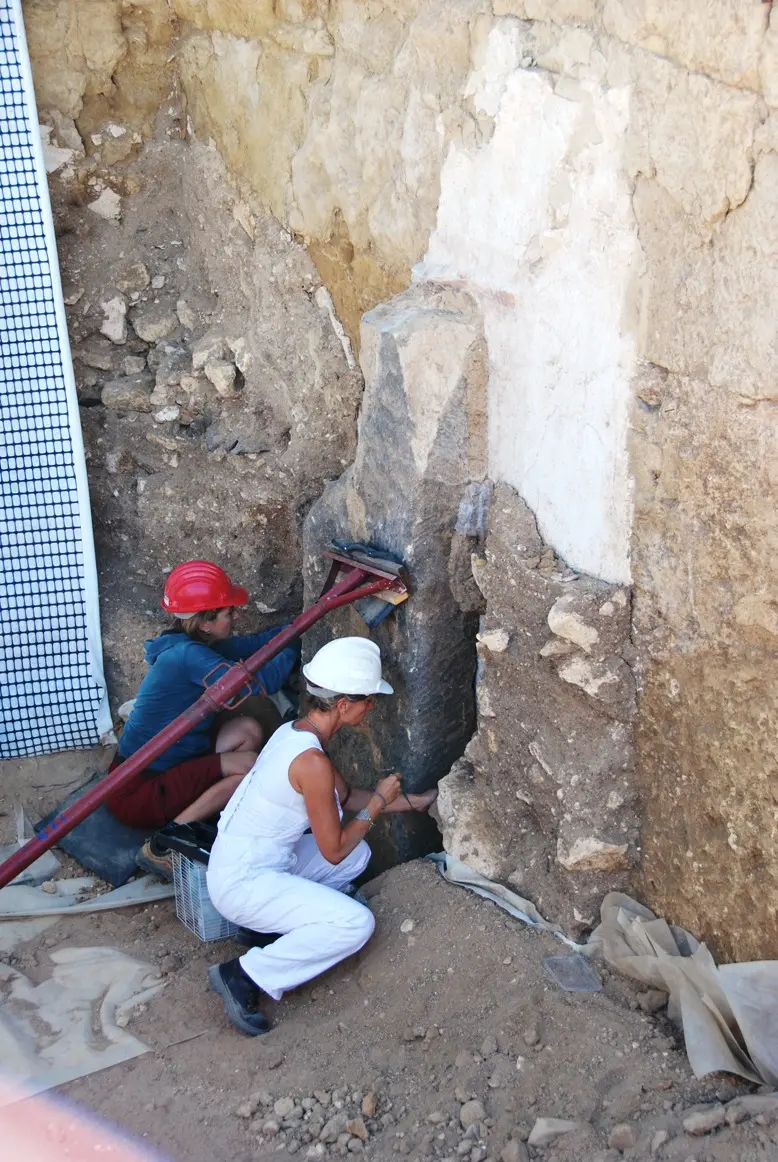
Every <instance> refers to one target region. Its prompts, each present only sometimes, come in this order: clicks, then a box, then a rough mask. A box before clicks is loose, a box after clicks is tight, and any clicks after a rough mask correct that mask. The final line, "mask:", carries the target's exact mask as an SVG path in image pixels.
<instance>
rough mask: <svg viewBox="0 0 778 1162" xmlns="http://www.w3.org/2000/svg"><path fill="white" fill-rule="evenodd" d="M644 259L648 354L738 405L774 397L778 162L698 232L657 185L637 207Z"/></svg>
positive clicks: (642, 189)
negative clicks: (713, 223) (745, 194)
mask: <svg viewBox="0 0 778 1162" xmlns="http://www.w3.org/2000/svg"><path fill="white" fill-rule="evenodd" d="M634 205H635V212H636V215H637V218H638V222H639V224H640V238H641V242H642V244H643V248H644V250H645V253H646V258H647V273H646V309H645V316H646V319H645V323H646V325H645V332H644V333H645V346H644V355H645V356H646V358H647V359H649V360H650V361H651V362H653V363H656V364H658V365H659V366H661V367H664V368H667V369H668V370H671V371H674V372H677V373H679V374H681V375H687V376H690V377H692V378H694V379H696V380H707V381H709V382H710V383H711V384H712V385H713V386H714V387H723V388H726V389H727V391H729V392H732V393H733V394H734V395H735V396H737V397H739V398H740V399H741V400H742V401H744V402H748V401H751V402H755V401H758V400H774V399H776V398H778V386H777V384H778V380H777V379H776V376H775V358H774V349H775V344H776V342H778V318H776V315H775V312H774V311H773V310H772V309H771V301H772V298H773V296H774V295H775V294H776V293H778V271H777V270H776V266H775V262H774V261H773V257H772V256H773V255H774V254H775V253H776V250H777V249H778V154H776V153H774V152H765V153H762V154H761V155H760V156H759V157H758V158H757V161H756V164H755V166H754V173H753V185H752V187H751V189H750V192H749V194H748V197H747V198H746V199H745V201H744V202H743V203H742V204H741V205H740V206H739V208H738V209H737V210H735V211H734V212H730V213H729V214H727V215H726V217H725V218H724V220H723V221H722V222H720V223H719V224H717V225H716V226H715V227H714V228H713V229H712V231H710V232H705V231H700V230H698V229H697V228H696V227H695V225H694V224H693V222H692V220H691V219H690V217H689V216H688V215H687V214H685V213H684V212H683V211H682V209H681V208H680V206H679V204H678V203H677V202H676V200H675V199H674V198H672V197H671V196H670V195H669V194H667V193H666V192H665V191H664V190H663V189H662V188H661V187H660V186H659V185H658V183H656V182H655V181H652V180H649V179H639V180H638V183H637V189H636V193H635V199H634Z"/></svg>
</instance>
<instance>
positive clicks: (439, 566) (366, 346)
mask: <svg viewBox="0 0 778 1162" xmlns="http://www.w3.org/2000/svg"><path fill="white" fill-rule="evenodd" d="M362 366H363V370H364V373H365V381H366V386H365V395H364V401H363V405H362V415H361V421H360V428H359V441H358V445H357V454H356V460H355V463H354V465H353V467H352V468H350V469H349V470H348V472H347V473H346V474H345V475H344V476H343V477H341V479H340V480H339V481H337V482H336V483H335V484H334V485H332V486H330V488H328V489H327V491H326V492H325V494H324V496H323V497H322V499H321V500H320V501H319V502H318V503H317V504H316V505H314V507H313V509H312V510H311V512H310V513H309V515H308V518H307V520H306V524H305V534H304V536H305V575H306V590H307V592H308V593H310V594H311V595H313V594H314V592H315V591H317V590H318V589H319V588H320V587H321V579H322V569H323V566H322V561H321V557H320V550H321V548H322V547H324V546H326V544H327V543H328V542H329V541H330V540H332V539H333V538H339V539H342V538H347V539H358V540H363V541H364V540H369V541H372V542H373V543H374V544H376V545H378V546H379V547H380V548H382V549H383V550H385V551H387V552H391V553H394V554H396V555H397V556H398V557H399V558H400V559H402V560H403V561H404V563H405V564H406V566H407V568H408V570H409V573H410V576H411V582H412V586H413V593H412V596H411V598H410V600H409V601H408V602H406V603H405V604H404V605H402V606H400V607H399V608H398V610H397V611H396V612H395V613H394V615H393V616H392V617H391V618H390V619H389V620H388V621H386V622H384V623H383V624H382V625H381V626H379V627H378V628H377V629H376V630H375V631H374V632H373V634H372V636H373V637H374V639H375V640H376V641H377V642H378V644H379V645H380V647H381V651H382V654H383V656H384V660H385V665H386V669H387V675H388V678H389V681H390V682H392V684H393V685H394V686H395V690H396V693H395V696H394V697H393V698H391V699H385V700H379V701H380V705H379V706H378V707H377V709H376V710H375V711H374V713H373V716H372V720H371V723H370V741H369V743H368V742H367V740H366V739H365V738H362V737H361V736H355V737H352V738H350V739H347V738H346V737H345V736H344V737H343V739H342V740H341V739H340V738H339V739H337V740H336V743H337V745H336V746H335V747H333V752H334V753H335V755H336V761H337V763H338V765H339V767H340V769H341V770H344V772H347V777H349V778H357V779H358V780H360V781H362V782H368V783H369V782H372V781H374V780H375V778H376V777H377V775H378V774H379V772H380V771H382V770H383V769H389V770H399V771H401V772H402V773H403V776H404V779H405V785H406V787H407V788H408V789H409V790H422V789H424V788H426V787H430V786H434V784H435V783H436V782H437V781H438V779H439V778H440V777H441V776H442V775H443V774H445V773H446V772H447V771H448V770H449V769H450V767H451V765H452V763H453V762H454V761H455V760H456V759H457V758H458V757H459V756H460V755H461V754H462V752H463V750H464V748H465V746H466V744H467V741H468V739H469V738H470V735H471V734H472V731H473V728H474V725H475V706H474V698H473V677H474V673H475V661H476V659H475V634H476V630H477V628H478V624H477V615H475V614H473V613H470V612H468V613H463V611H462V610H461V608H460V607H459V605H458V604H457V601H456V599H455V597H454V594H453V592H452V590H451V587H450V584H449V581H448V560H449V555H450V552H451V544H452V535H453V531H454V526H455V524H456V520H457V515H458V511H459V504H460V500H461V498H462V496H463V494H464V492H465V490H466V489H467V486H468V484H469V483H470V482H471V480H472V479H473V478H474V477H475V478H477V477H479V476H482V475H483V471H484V468H485V452H484V446H483V410H482V409H483V406H484V391H485V369H484V365H483V338H482V334H481V329H480V319H479V316H478V313H477V311H476V310H475V309H474V307H473V305H472V301H471V300H470V299H469V298H468V297H467V296H465V295H461V294H459V293H456V292H448V291H438V290H436V289H435V288H430V287H423V288H422V287H420V288H415V289H413V290H411V291H408V292H407V293H406V294H404V295H400V296H398V297H397V298H396V299H393V300H391V301H390V302H389V303H386V304H384V305H382V306H381V307H379V308H377V309H376V310H374V311H371V312H370V313H369V314H367V315H366V316H365V318H364V320H363V329H362ZM359 624H360V623H359V622H358V621H357V617H356V614H354V613H353V612H352V613H350V614H349V613H346V614H343V615H341V616H340V617H339V618H337V619H332V620H330V621H329V623H328V624H327V625H323V626H321V627H319V628H318V630H314V631H312V632H311V633H310V634H308V635H307V640H306V652H307V653H308V654H310V653H311V652H312V651H313V650H314V649H315V648H317V647H318V645H321V644H322V643H323V641H324V640H325V639H326V638H327V637H329V636H331V635H332V634H334V633H337V634H343V633H347V632H354V631H355V630H356V631H357V632H360V630H359V629H358V626H359ZM361 632H364V628H363V629H362V630H361ZM397 820H402V822H401V823H400V824H397ZM391 823H392V824H397V826H399V827H401V828H402V830H403V831H404V830H405V828H406V825H407V824H409V823H410V820H409V819H408V818H406V817H405V816H395V817H394V818H393V819H392V820H391ZM415 825H416V826H419V823H418V822H417V823H415ZM396 842H398V836H397V835H395V837H394V838H393V840H392V843H396Z"/></svg>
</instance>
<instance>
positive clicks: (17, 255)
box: [0, 0, 112, 759]
mask: <svg viewBox="0 0 778 1162" xmlns="http://www.w3.org/2000/svg"><path fill="white" fill-rule="evenodd" d="M0 594H1V596H0V621H1V622H2V628H3V633H2V649H0V759H3V758H13V757H18V756H21V755H35V754H49V753H51V752H54V751H57V750H64V749H70V748H76V747H89V746H92V745H94V744H95V743H97V742H99V741H100V739H101V737H103V736H105V735H107V734H108V733H109V732H110V731H111V725H112V724H111V716H110V712H109V708H108V697H107V693H106V688H105V680H104V677H103V661H102V647H101V642H100V616H99V609H98V602H97V572H96V568H95V557H94V543H93V537H92V523H91V516H90V510H89V489H88V486H87V477H86V464H85V460H84V448H83V441H82V436H81V423H80V419H79V414H78V400H77V397H76V387H75V381H74V378H73V365H72V362H71V358H70V347H69V343H68V333H67V323H66V319H65V307H64V303H63V300H62V288H61V285H60V276H59V267H58V262H57V248H56V242H55V238H54V226H53V222H52V217H51V206H50V203H49V194H48V187H47V184H46V172H45V168H44V165H43V157H42V150H41V141H40V133H39V129H38V117H37V113H36V107H35V94H34V92H33V85H32V75H31V72H30V63H29V58H28V55H27V45H26V41H25V36H24V26H23V23H22V15H21V4H20V0H0Z"/></svg>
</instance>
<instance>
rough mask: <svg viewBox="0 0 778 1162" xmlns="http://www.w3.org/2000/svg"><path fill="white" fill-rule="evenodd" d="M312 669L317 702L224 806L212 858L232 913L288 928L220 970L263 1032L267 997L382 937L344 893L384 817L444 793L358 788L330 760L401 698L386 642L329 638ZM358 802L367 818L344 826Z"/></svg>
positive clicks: (275, 741)
mask: <svg viewBox="0 0 778 1162" xmlns="http://www.w3.org/2000/svg"><path fill="white" fill-rule="evenodd" d="M303 673H304V675H305V677H306V680H307V685H308V691H309V693H310V694H312V695H313V706H312V709H311V710H310V712H309V713H308V714H307V715H306V717H305V718H302V719H300V720H298V721H297V722H293V723H287V724H286V725H285V726H282V727H280V729H279V730H277V731H276V732H275V734H274V735H273V736H272V737H271V738H270V740H269V742H268V743H267V744H266V745H265V748H264V750H263V751H262V752H261V754H260V756H259V758H258V759H257V762H256V763H255V765H254V766H253V767H252V769H251V770H250V771H249V773H248V775H246V777H245V778H244V779H243V782H242V783H241V785H240V787H239V788H238V790H237V792H236V793H235V794H234V795H233V797H232V798H231V799H230V801H229V803H228V804H227V806H226V808H225V809H224V811H223V812H222V816H221V819H220V820H219V833H218V835H217V837H216V842H215V843H214V845H213V851H212V852H211V858H210V862H209V864H208V892H209V894H210V896H211V899H212V900H213V903H214V905H215V906H216V908H217V909H218V910H219V912H221V914H222V915H223V916H225V917H226V918H227V919H228V920H232V921H233V922H234V923H236V924H240V925H242V926H243V927H244V928H250V929H253V930H254V931H255V932H280V933H282V935H281V937H280V938H279V939H278V940H276V941H275V942H274V943H273V944H270V945H268V946H266V947H265V948H252V949H250V950H249V951H248V952H246V953H245V954H244V955H243V956H241V957H240V958H238V959H236V960H231V961H228V962H227V963H225V964H218V965H213V966H212V967H211V968H210V969H209V970H208V979H209V981H210V983H211V986H212V988H214V989H215V990H216V992H218V993H219V994H220V996H221V997H222V998H223V1000H224V1007H225V1010H226V1012H227V1016H228V1017H229V1019H230V1020H231V1021H232V1023H233V1024H234V1025H236V1026H237V1027H238V1028H239V1029H241V1030H242V1031H243V1032H244V1033H249V1034H251V1035H255V1034H257V1033H264V1032H266V1031H267V1029H269V1027H270V1022H269V1021H268V1019H267V1017H266V1016H265V1014H264V1013H263V1012H262V1011H261V1008H260V1001H261V998H262V994H265V995H266V996H268V997H272V998H273V999H274V1000H279V999H280V998H281V996H282V995H283V994H284V993H285V992H286V991H287V990H288V989H293V988H295V987H296V986H297V985H300V984H303V983H304V982H305V981H307V980H310V979H311V978H312V977H314V976H318V975H319V973H321V972H325V971H326V970H327V969H328V968H331V967H332V966H333V965H334V964H337V963H338V962H339V961H340V960H343V959H345V957H347V956H351V955H353V953H355V952H358V951H359V949H360V948H362V946H363V945H364V944H365V943H366V942H367V941H368V940H369V939H370V936H371V935H372V932H373V928H374V925H375V922H374V920H373V916H372V913H371V912H370V911H369V910H368V909H367V908H366V907H364V906H363V905H362V904H360V903H359V902H358V901H356V900H354V899H351V898H350V897H349V896H346V895H344V894H343V892H344V889H345V888H347V887H348V886H349V885H350V884H351V883H352V881H353V880H354V879H356V877H357V876H358V875H359V874H360V873H361V872H363V871H364V869H365V868H366V867H367V863H368V860H369V859H370V848H369V847H368V845H367V844H366V843H365V842H364V837H365V835H366V834H367V832H368V830H369V829H370V827H371V826H372V825H373V821H374V820H375V818H376V816H377V815H379V814H381V812H383V811H407V810H417V811H423V810H426V808H427V807H429V805H430V803H432V802H433V800H434V798H435V795H436V792H435V791H431V792H427V793H426V794H424V795H410V796H407V797H406V798H405V799H404V800H398V795H399V794H400V779H399V777H398V776H397V775H390V776H389V777H388V778H385V779H382V780H381V781H380V782H379V784H378V786H377V787H376V789H375V791H365V790H360V789H358V788H350V787H347V786H346V784H345V782H344V781H343V778H342V777H341V775H340V774H339V773H338V771H336V770H335V768H334V767H333V765H332V763H331V762H330V760H329V759H328V758H327V755H326V753H325V750H324V748H325V746H326V744H327V742H328V741H329V739H330V738H332V736H333V735H334V734H336V733H337V731H339V730H341V729H342V728H343V727H344V726H358V725H359V724H360V723H361V722H362V721H363V719H364V718H365V716H366V715H367V713H368V711H369V710H370V709H371V708H372V706H373V701H374V697H375V695H376V694H391V693H392V687H391V686H390V685H389V684H388V683H387V682H385V681H384V680H383V679H382V677H381V655H380V652H379V649H378V646H376V645H375V643H374V642H371V641H368V640H367V639H365V638H340V639H338V640H336V641H332V642H329V644H328V645H326V646H324V647H323V648H322V649H321V650H319V652H318V653H317V654H316V655H315V656H314V657H313V658H312V660H311V661H310V662H309V663H308V665H307V666H305V667H304V668H303ZM346 805H348V807H349V809H350V810H356V812H357V813H356V817H355V818H354V819H353V820H352V821H351V822H350V823H348V824H346V825H345V826H344V825H343V823H342V819H341V808H343V807H345V806H346ZM308 828H310V829H311V833H312V834H305V832H306V831H307V829H308Z"/></svg>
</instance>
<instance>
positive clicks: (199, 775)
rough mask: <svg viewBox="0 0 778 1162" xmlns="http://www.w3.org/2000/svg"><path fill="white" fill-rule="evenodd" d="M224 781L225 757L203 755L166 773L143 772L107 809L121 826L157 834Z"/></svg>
mask: <svg viewBox="0 0 778 1162" xmlns="http://www.w3.org/2000/svg"><path fill="white" fill-rule="evenodd" d="M125 761H126V760H125ZM120 766H121V762H119V761H117V760H116V759H114V760H113V762H112V763H111V765H110V767H109V768H108V771H109V773H110V772H111V771H115V770H116V769H117V768H118V767H120ZM221 777H222V760H221V755H218V754H204V755H200V756H199V758H196V759H187V760H186V762H184V763H179V764H178V766H176V767H170V768H169V769H168V770H166V771H141V772H140V773H139V774H138V775H136V776H135V778H134V779H131V780H130V783H129V786H126V787H122V789H121V790H120V791H117V792H116V794H114V795H111V797H110V799H108V801H107V803H106V806H107V807H108V810H109V811H110V812H111V814H112V815H113V816H114V818H115V819H118V820H119V822H120V823H125V824H126V825H127V826H128V827H137V828H140V829H143V828H151V829H154V830H155V831H156V830H157V829H158V828H160V827H164V826H165V824H166V823H170V821H171V819H175V817H176V815H180V814H181V812H182V811H183V810H185V808H187V807H188V806H189V805H190V804H191V803H194V801H195V799H199V797H200V796H201V795H202V793H203V792H204V791H207V790H208V788H209V787H212V786H213V785H214V783H218V781H219V779H220V778H221Z"/></svg>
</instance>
